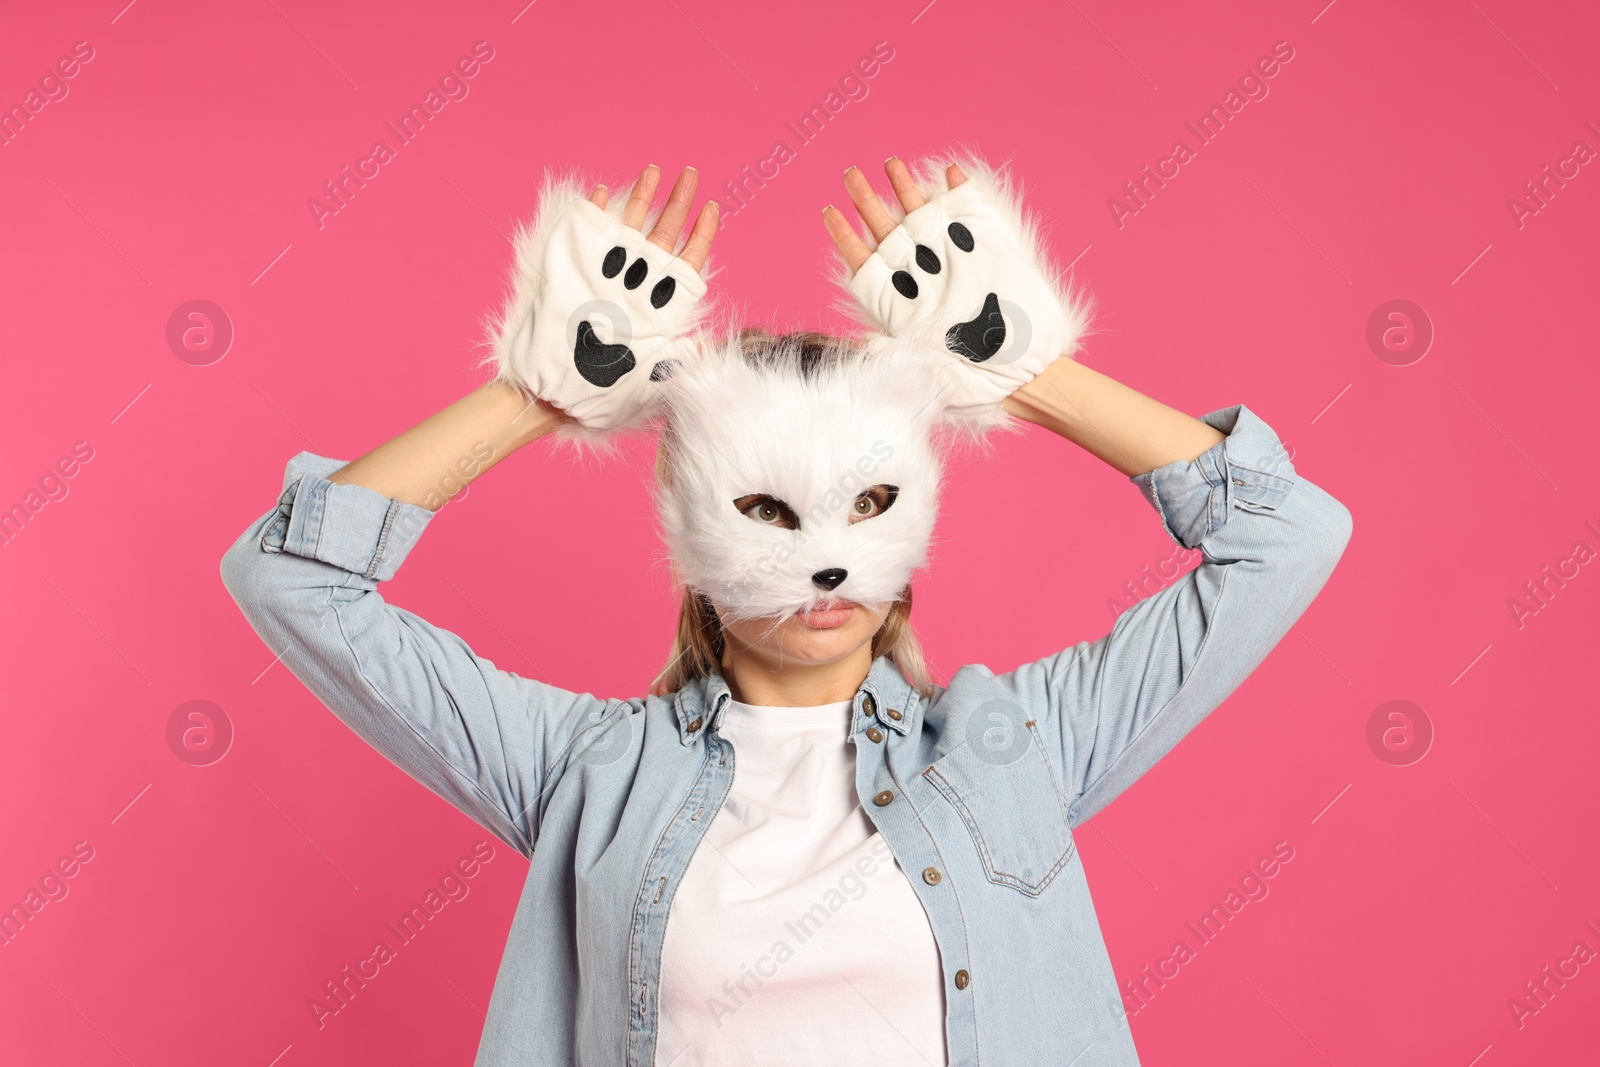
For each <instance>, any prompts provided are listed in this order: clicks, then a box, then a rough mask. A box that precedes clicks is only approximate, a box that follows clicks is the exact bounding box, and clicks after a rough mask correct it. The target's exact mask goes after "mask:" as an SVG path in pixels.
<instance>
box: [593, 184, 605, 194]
mask: <svg viewBox="0 0 1600 1067" xmlns="http://www.w3.org/2000/svg"><path fill="white" fill-rule="evenodd" d="M594 191H595V192H597V193H603V192H605V191H606V187H605V183H604V182H602V183H601V184H599V185H596V186H595V187H594Z"/></svg>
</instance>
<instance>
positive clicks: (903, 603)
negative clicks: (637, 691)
mask: <svg viewBox="0 0 1600 1067" xmlns="http://www.w3.org/2000/svg"><path fill="white" fill-rule="evenodd" d="M739 342H740V346H741V347H742V349H743V350H744V352H745V353H746V354H753V355H759V354H761V353H762V352H765V351H767V350H769V349H771V348H774V347H776V346H778V345H780V344H782V345H798V346H799V347H800V349H801V351H802V352H803V353H805V354H806V355H807V356H810V357H812V358H816V357H817V356H819V355H822V354H826V353H832V352H837V351H838V350H839V349H840V348H841V346H846V345H848V342H847V341H845V340H844V339H842V338H838V337H832V336H829V335H828V334H824V333H816V332H813V331H799V332H794V333H786V334H775V333H772V332H771V331H769V330H766V329H764V328H762V327H760V326H753V327H750V328H748V329H745V330H742V331H740V333H739ZM655 473H656V480H657V481H659V482H660V483H661V484H662V485H664V486H669V485H671V484H672V441H671V439H670V431H668V430H663V431H662V435H661V440H660V444H659V446H658V448H657V450H656V466H655ZM726 647H727V646H726V638H725V636H724V633H723V629H722V620H721V619H719V618H718V617H717V612H716V608H715V607H714V606H713V605H712V603H711V601H710V600H709V599H708V598H707V597H706V596H705V594H704V593H701V592H699V591H698V590H694V589H690V588H688V587H687V586H685V587H682V589H681V600H680V602H679V606H678V625H677V629H676V631H675V632H674V633H673V635H672V650H671V653H670V654H669V656H668V658H667V665H666V666H665V667H663V668H661V672H660V673H659V674H657V675H656V678H655V681H654V682H652V683H651V685H650V693H651V695H653V696H664V695H665V694H667V693H672V692H676V691H677V690H679V689H682V688H683V687H684V686H686V685H688V684H689V683H690V682H693V681H695V680H696V679H699V678H705V677H708V676H710V675H711V674H713V673H721V671H722V656H723V652H724V650H725V648H726ZM872 656H873V658H874V659H876V658H877V657H879V656H884V657H887V658H888V660H889V662H890V663H892V664H894V666H895V668H896V669H898V670H899V671H900V673H901V674H902V675H904V676H905V678H906V680H907V681H908V682H910V683H911V684H912V686H913V687H915V688H916V690H917V691H918V692H919V693H921V694H922V695H923V696H924V697H927V696H931V695H932V691H933V679H932V676H931V675H930V674H929V671H928V665H927V660H926V659H925V658H924V657H923V654H922V642H921V641H920V640H918V638H917V633H916V631H915V630H914V629H912V627H911V587H910V586H909V585H908V586H906V589H905V592H904V594H903V595H902V596H901V598H900V599H899V600H897V601H895V602H894V604H893V605H891V606H890V608H889V611H888V613H887V614H886V615H885V616H884V619H883V625H882V626H880V627H878V632H877V633H876V634H874V635H873V637H872Z"/></svg>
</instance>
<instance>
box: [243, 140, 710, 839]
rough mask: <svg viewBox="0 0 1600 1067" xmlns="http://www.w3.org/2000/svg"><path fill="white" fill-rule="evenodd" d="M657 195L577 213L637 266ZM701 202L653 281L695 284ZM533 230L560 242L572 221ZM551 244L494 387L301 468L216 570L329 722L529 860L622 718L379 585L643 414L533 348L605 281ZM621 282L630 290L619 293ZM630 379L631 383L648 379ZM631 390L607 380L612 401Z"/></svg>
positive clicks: (567, 352) (566, 350) (651, 331)
mask: <svg viewBox="0 0 1600 1067" xmlns="http://www.w3.org/2000/svg"><path fill="white" fill-rule="evenodd" d="M658 177H659V174H658V172H656V171H655V168H649V169H647V171H646V173H645V176H644V177H643V178H642V179H641V180H640V182H639V183H637V184H636V186H635V190H634V196H633V197H630V199H629V202H628V203H627V205H626V209H625V211H626V214H625V215H624V214H623V212H613V213H610V214H607V213H605V212H604V210H603V209H604V208H605V206H606V203H607V195H606V192H605V190H604V187H601V188H599V189H597V190H595V192H594V193H593V194H592V195H591V196H589V197H588V198H587V202H586V203H585V204H584V205H583V208H584V212H585V215H584V218H583V220H582V224H583V225H584V226H588V227H591V228H593V229H597V230H598V231H599V235H600V236H601V237H604V238H608V239H610V241H609V243H607V244H606V246H605V247H607V248H609V247H612V245H613V244H615V245H617V246H619V247H620V246H621V245H623V244H626V245H628V246H629V247H630V248H631V249H635V250H636V249H637V243H638V242H642V241H645V240H647V239H646V238H645V237H644V236H643V234H642V231H641V230H640V227H641V226H642V224H643V222H644V221H645V218H646V215H647V213H648V209H649V206H650V201H651V197H652V195H653V192H654V188H655V180H656V178H658ZM693 195H694V179H693V172H692V171H691V172H686V175H685V177H682V178H680V179H679V182H678V185H677V187H676V188H675V189H674V192H673V195H672V197H671V199H670V201H669V203H668V206H667V208H666V209H665V210H664V211H663V213H662V215H661V221H660V222H659V223H658V225H657V227H656V229H655V231H654V232H652V234H651V236H650V237H649V238H648V240H649V241H650V242H652V244H653V245H655V246H656V248H657V251H656V252H655V253H650V255H651V258H652V262H653V265H654V266H655V267H658V268H659V267H660V266H661V265H662V261H663V259H664V260H665V261H670V262H671V263H672V264H674V266H673V269H674V270H676V271H678V272H680V273H684V274H686V275H688V274H693V275H694V276H695V277H696V279H697V280H698V271H699V269H700V268H701V267H702V266H703V265H704V262H705V251H706V249H707V248H708V247H709V243H710V236H711V234H712V233H713V232H714V230H715V226H716V218H715V210H714V208H708V209H707V210H705V211H702V213H701V216H700V220H699V222H697V224H696V227H695V235H693V236H691V238H690V241H689V244H688V246H687V247H686V248H685V249H684V252H683V254H682V256H681V257H674V256H673V255H672V254H671V253H672V250H673V248H674V247H675V245H676V242H677V239H678V236H679V233H680V229H681V226H682V223H683V221H684V219H685V218H686V216H687V214H688V204H689V201H691V200H692V198H693ZM549 206H550V205H549V204H548V202H547V203H544V204H541V209H542V210H543V209H546V208H548V207H549ZM591 208H593V209H600V210H599V211H592V212H591V211H590V210H589V209H591ZM541 218H542V220H543V221H545V222H549V223H550V224H551V225H552V226H554V225H556V224H558V223H561V222H562V221H563V220H568V219H569V215H568V214H566V213H561V212H556V213H544V214H542V216H541ZM623 229H626V230H628V231H630V234H631V235H630V234H624V233H621V232H619V231H621V230H623ZM549 236H550V233H549V231H548V230H542V229H540V228H539V227H537V226H536V227H535V228H534V229H533V230H530V231H523V233H521V234H519V247H518V250H517V251H518V268H517V275H516V278H515V283H516V284H515V294H514V297H513V300H512V302H511V303H510V305H509V306H508V307H507V309H506V313H505V315H504V316H503V317H502V320H501V322H500V325H499V327H498V330H499V336H498V338H497V355H498V356H502V357H503V358H502V359H500V360H499V369H500V372H501V374H500V379H499V380H497V381H495V382H493V383H490V384H489V385H485V386H483V387H482V388H479V389H477V390H474V391H473V392H471V393H469V394H468V395H467V396H465V397H463V398H462V399H461V400H458V401H456V402H455V403H454V404H451V405H450V406H449V407H447V408H445V409H444V410H443V411H441V412H439V413H438V414H436V415H434V416H432V417H431V418H429V419H427V420H425V421H424V422H422V423H421V424H419V425H418V426H416V427H414V428H412V429H410V430H407V431H406V432H405V433H402V434H401V435H400V436H398V437H396V438H395V439H393V440H391V441H389V442H387V443H386V444H383V445H380V446H379V447H378V448H376V449H374V450H372V451H371V452H369V453H367V454H366V455H364V456H362V457H361V458H360V459H357V460H355V461H354V462H352V463H348V464H346V463H342V462H340V461H338V460H332V459H325V458H323V457H320V456H314V455H311V454H310V453H301V454H300V455H298V456H296V457H295V458H294V459H293V460H291V461H290V462H289V465H288V469H287V471H286V473H285V476H284V484H283V490H282V493H281V494H280V496H279V497H278V502H277V505H276V506H275V507H274V508H273V509H272V510H270V511H268V512H267V513H266V514H265V515H263V516H262V517H261V518H259V519H258V520H257V521H256V522H254V523H252V524H251V526H250V527H249V529H247V530H246V531H245V532H244V534H243V535H242V536H240V538H239V539H238V541H237V542H236V543H235V544H234V545H233V547H232V548H230V549H229V550H228V552H227V554H226V555H225V556H224V557H223V560H222V578H223V582H224V584H225V585H226V586H227V588H228V591H229V592H230V593H231V594H232V595H233V598H234V600H235V601H236V602H237V603H238V605H239V608H240V610H241V611H242V612H243V613H244V615H245V617H246V618H247V619H248V620H249V622H250V624H251V625H252V626H253V627H254V628H255V630H256V632H257V633H258V634H259V635H260V636H261V638H262V639H263V640H264V641H265V642H266V644H267V645H268V646H269V647H270V648H271V649H272V651H273V653H274V654H277V655H278V656H280V657H281V658H282V660H283V662H284V664H285V666H287V667H288V668H289V670H290V671H292V672H293V673H294V674H295V675H296V677H298V678H299V679H300V680H301V681H302V682H304V683H305V685H306V687H307V688H308V689H310V690H311V691H312V692H313V693H314V694H315V695H316V696H317V697H318V698H319V699H320V700H321V701H322V702H323V703H324V704H326V705H327V707H328V708H329V710H331V711H332V712H333V713H334V714H335V715H337V716H338V717H339V718H340V719H341V720H342V721H343V722H345V723H346V724H347V725H348V726H349V727H350V728H351V729H353V730H354V731H355V732H356V733H358V734H359V735H360V736H361V737H362V738H363V739H365V740H366V741H367V742H369V743H370V744H371V745H372V746H373V747H374V748H376V749H378V751H380V752H381V753H383V755H385V756H386V757H388V758H389V759H390V760H391V761H392V762H394V763H395V764H396V765H398V766H399V767H401V768H402V769H403V770H405V771H406V772H407V773H408V774H410V775H411V776H412V777H414V778H416V779H417V780H418V781H420V782H422V783H423V784H424V785H426V786H428V788H430V789H432V790H433V791H434V792H436V793H438V794H439V795H440V796H442V797H444V798H445V799H446V800H448V801H450V802H451V803H452V804H454V805H455V806H457V807H458V808H460V809H462V810H463V811H464V812H466V813H467V814H468V815H469V816H471V817H472V818H473V819H475V820H476V821H478V822H479V823H480V824H482V825H483V826H485V827H486V828H487V829H489V830H490V831H491V832H493V833H495V834H496V835H497V836H499V837H500V838H501V839H502V840H504V841H505V842H506V843H507V844H509V845H511V846H512V847H513V848H516V849H518V850H519V851H521V852H522V853H523V854H525V855H526V854H528V853H530V852H531V851H532V850H533V847H534V844H535V841H536V840H537V837H538V831H539V819H540V815H541V812H542V803H541V802H542V800H543V799H544V797H545V796H547V795H548V792H549V787H550V786H551V785H553V783H554V780H555V776H557V775H558V774H559V773H560V769H561V768H562V767H563V766H564V765H565V762H566V761H567V760H569V759H570V758H571V757H572V755H573V754H574V753H575V752H578V751H581V749H582V748H583V746H586V745H588V744H590V743H594V742H596V741H597V740H598V739H599V738H600V737H601V735H603V734H604V733H605V732H606V731H607V730H609V729H610V728H611V727H612V726H614V725H616V724H617V723H618V722H619V721H620V719H621V718H622V717H623V716H625V715H626V714H628V712H629V709H630V707H631V704H630V702H626V701H619V700H602V699H600V698H598V697H595V696H592V695H590V694H588V693H573V692H569V691H567V690H565V689H561V688H559V687H557V686H554V685H550V684H547V683H546V682H542V681H536V680H532V679H527V678H521V677H518V676H517V675H515V674H511V673H509V672H507V671H502V670H499V669H498V668H496V667H495V665H494V664H493V663H490V662H489V661H487V660H485V659H483V658H481V657H479V656H477V655H476V654H474V652H473V651H472V649H471V648H469V647H468V646H467V644H466V643H465V642H464V641H462V640H461V639H460V638H459V637H457V636H456V635H454V634H452V633H449V632H447V631H445V630H442V629H440V628H439V627H436V626H433V625H432V624H430V623H428V622H427V621H426V620H424V619H421V618H419V617H417V616H416V615H414V614H412V613H410V612H408V611H405V610H403V609H401V608H398V607H395V606H393V605H391V604H389V603H387V602H386V601H385V599H384V598H383V596H382V595H381V594H380V593H379V592H378V585H379V583H380V582H383V581H385V580H387V579H389V578H391V577H393V575H394V574H395V572H396V570H397V569H398V567H399V566H400V564H401V563H402V562H403V561H404V559H405V557H406V555H407V554H408V553H409V552H410V550H411V548H412V546H414V545H415V544H416V542H417V540H418V538H420V537H421V535H422V532H423V530H424V529H425V528H426V527H427V525H428V523H429V522H430V521H431V520H432V519H433V516H434V514H435V512H437V511H438V509H439V508H440V507H442V506H443V504H444V503H445V502H446V501H447V500H448V499H449V498H450V497H451V496H453V495H454V494H456V493H458V492H460V491H461V489H463V488H465V486H466V485H468V484H470V483H471V482H472V481H473V480H475V479H476V478H478V477H481V476H482V475H483V474H484V473H485V472H486V471H487V470H489V469H490V468H491V467H493V466H494V465H495V464H497V463H499V462H500V461H502V460H503V459H505V458H506V457H507V456H509V455H510V454H511V453H512V452H514V451H515V450H516V449H518V448H521V447H523V446H524V445H527V444H528V443H530V442H532V441H534V440H537V439H539V438H540V437H543V436H545V435H547V434H549V433H552V432H574V431H578V430H581V431H584V432H585V433H587V434H588V435H590V436H591V437H592V436H595V435H603V434H605V433H607V432H610V431H611V430H613V429H617V428H619V427H622V426H624V425H626V424H627V421H628V420H631V419H636V418H637V417H639V415H640V414H641V413H642V412H646V411H647V410H648V404H649V387H643V388H635V389H634V390H633V392H632V393H631V394H629V399H628V401H627V402H626V403H618V402H617V401H616V400H615V399H613V397H612V396H607V395H603V394H602V392H601V387H600V386H598V385H597V384H596V383H594V382H592V381H589V380H588V379H587V378H585V377H583V376H581V375H577V374H571V375H566V376H565V377H564V376H563V375H564V374H565V372H566V370H567V369H568V368H570V367H572V366H573V364H574V363H575V360H576V359H578V358H580V357H581V355H582V352H581V351H580V352H576V353H575V351H574V349H573V348H572V346H571V343H570V341H567V340H564V339H562V330H556V331H555V337H556V338H557V341H558V343H557V344H556V345H555V346H553V347H552V346H551V345H550V344H548V343H547V342H548V341H549V338H548V336H543V335H539V334H537V332H536V331H537V329H538V328H539V327H538V326H537V322H538V320H540V319H541V318H544V319H549V318H554V319H555V320H556V322H557V324H558V326H560V327H562V328H563V329H564V327H565V326H566V324H567V321H568V319H569V311H570V309H568V308H566V307H565V305H564V304H563V303H561V302H560V300H556V299H555V298H554V297H552V298H551V299H550V300H545V299H544V294H546V293H549V292H551V291H552V290H558V292H556V294H555V295H556V296H560V295H561V294H562V293H565V294H567V297H568V298H570V297H571V294H572V293H573V292H574V291H577V290H579V289H581V286H577V285H576V283H575V282H573V280H572V278H571V277H568V274H569V273H571V274H573V275H576V274H578V273H579V272H582V271H592V275H593V277H594V278H597V279H599V278H603V276H604V275H603V270H602V268H601V265H600V264H599V263H598V262H595V263H585V262H582V261H581V260H576V259H575V261H574V262H572V263H564V262H563V261H561V260H560V258H559V255H557V253H559V252H561V251H562V249H563V248H565V249H568V250H573V249H575V250H578V251H579V252H592V251H593V250H594V244H595V243H594V242H593V241H582V240H572V241H569V242H566V243H565V244H564V245H561V246H559V247H558V248H557V250H556V252H555V253H552V256H555V257H556V258H555V259H554V260H552V259H551V258H546V257H540V256H535V255H533V254H532V253H533V251H535V243H536V241H537V240H538V239H539V238H541V237H544V238H548V237H549ZM603 251H604V249H603V248H602V249H601V253H603ZM601 253H595V255H596V256H598V255H599V254H601ZM691 257H692V258H691ZM613 273H615V272H613ZM658 273H660V272H659V271H658ZM549 275H555V276H557V277H560V278H562V284H561V285H558V286H553V287H551V289H549V290H547V289H544V288H542V287H541V284H538V278H539V277H542V276H549ZM616 282H617V287H618V288H619V289H621V287H622V279H621V278H618V279H616ZM702 285H703V283H702ZM702 291H703V289H702ZM646 296H648V289H647V290H646ZM541 300H544V302H543V303H540V301H541ZM627 301H628V298H626V297H622V298H619V300H618V304H621V305H626V304H627ZM613 306H617V305H613ZM631 311H632V312H633V313H634V315H635V320H636V321H634V322H633V323H631V328H632V332H631V334H630V337H631V338H632V340H633V341H634V342H635V347H636V349H637V351H638V352H639V354H641V355H643V354H645V353H646V352H648V351H650V349H649V348H647V347H646V344H648V343H650V342H658V344H657V345H656V348H655V351H657V352H660V351H661V350H663V349H664V347H665V345H666V343H668V342H671V341H672V340H673V339H674V338H673V336H672V334H671V330H670V326H671V323H670V322H667V323H665V324H664V323H663V322H662V321H660V320H651V319H649V311H648V307H647V308H646V310H640V309H638V308H632V309H631ZM625 313H626V312H625ZM622 325H623V324H621V323H612V324H611V326H610V328H611V329H612V330H617V329H619V328H621V326H622ZM589 336H590V337H591V338H594V339H596V341H597V343H598V344H599V346H600V347H601V348H602V349H604V350H605V351H606V352H608V353H610V354H611V356H612V357H613V358H615V357H616V354H617V352H618V350H619V349H621V350H623V351H630V350H629V349H628V348H627V346H626V345H624V344H620V343H619V344H611V343H609V341H612V340H617V341H620V338H619V337H618V336H617V335H616V334H615V333H613V334H611V335H610V337H609V338H599V337H598V335H597V334H596V333H595V330H594V328H593V326H590V329H589ZM632 358H633V357H632V354H631V351H630V355H629V359H630V360H631V359H632ZM562 364H564V365H565V366H562ZM631 369H632V370H633V379H635V380H637V379H643V378H644V377H645V376H646V375H648V373H649V369H650V368H649V367H648V366H644V367H642V368H638V367H635V368H631ZM613 370H614V371H615V365H613ZM625 373H626V372H621V373H615V374H613V376H612V379H611V380H612V384H616V382H617V379H618V378H621V377H623V375H624V374H625ZM535 396H537V397H539V398H541V399H534V397H535ZM551 397H553V398H555V400H556V401H559V406H558V404H557V403H554V402H552V401H551V399H550V398H551Z"/></svg>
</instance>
